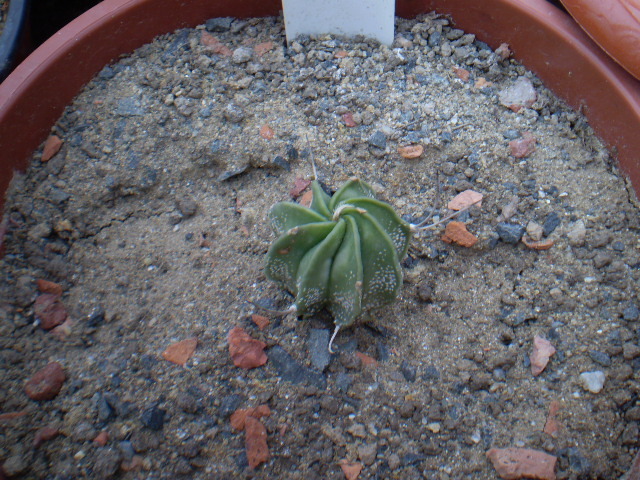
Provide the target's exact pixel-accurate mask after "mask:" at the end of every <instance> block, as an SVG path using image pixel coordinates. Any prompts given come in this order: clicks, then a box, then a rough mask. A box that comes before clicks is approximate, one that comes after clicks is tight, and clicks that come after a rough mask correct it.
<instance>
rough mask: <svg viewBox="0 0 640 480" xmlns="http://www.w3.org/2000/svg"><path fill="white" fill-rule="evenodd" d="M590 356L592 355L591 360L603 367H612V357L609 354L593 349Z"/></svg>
mask: <svg viewBox="0 0 640 480" xmlns="http://www.w3.org/2000/svg"><path fill="white" fill-rule="evenodd" d="M589 357H591V360H593V361H594V362H596V363H598V364H600V365H602V366H603V367H610V366H611V357H610V356H609V355H607V354H606V353H604V352H599V351H597V350H591V351H590V352H589Z"/></svg>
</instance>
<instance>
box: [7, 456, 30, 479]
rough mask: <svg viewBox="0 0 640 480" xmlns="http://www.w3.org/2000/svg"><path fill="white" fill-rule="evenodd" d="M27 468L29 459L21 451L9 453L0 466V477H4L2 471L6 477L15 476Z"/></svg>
mask: <svg viewBox="0 0 640 480" xmlns="http://www.w3.org/2000/svg"><path fill="white" fill-rule="evenodd" d="M28 468H29V460H28V459H27V457H26V456H25V455H24V454H22V453H14V454H13V455H10V456H9V457H8V458H7V459H6V460H5V461H4V463H3V464H2V467H0V478H2V479H4V476H2V473H3V472H4V474H5V475H7V476H8V477H16V476H18V475H20V474H22V473H24V472H26V470H27V469H28Z"/></svg>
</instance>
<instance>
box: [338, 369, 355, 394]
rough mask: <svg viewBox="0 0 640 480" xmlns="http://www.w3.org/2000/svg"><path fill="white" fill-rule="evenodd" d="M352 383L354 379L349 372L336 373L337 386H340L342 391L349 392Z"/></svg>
mask: <svg viewBox="0 0 640 480" xmlns="http://www.w3.org/2000/svg"><path fill="white" fill-rule="evenodd" d="M352 384H353V379H352V378H351V375H349V374H348V373H344V372H340V373H338V374H337V375H336V387H338V389H339V390H340V391H341V392H343V393H347V392H348V391H349V387H351V385H352Z"/></svg>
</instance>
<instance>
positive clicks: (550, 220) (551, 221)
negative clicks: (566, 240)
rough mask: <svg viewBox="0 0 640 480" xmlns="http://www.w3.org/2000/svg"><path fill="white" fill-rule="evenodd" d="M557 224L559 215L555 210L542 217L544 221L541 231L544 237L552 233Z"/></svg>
mask: <svg viewBox="0 0 640 480" xmlns="http://www.w3.org/2000/svg"><path fill="white" fill-rule="evenodd" d="M559 225H560V217H559V216H558V214H557V213H556V212H551V213H550V214H548V215H547V216H546V217H545V219H544V223H543V224H542V232H543V233H544V235H545V237H548V236H549V235H551V233H553V231H554V230H555V229H556V228H558V226H559Z"/></svg>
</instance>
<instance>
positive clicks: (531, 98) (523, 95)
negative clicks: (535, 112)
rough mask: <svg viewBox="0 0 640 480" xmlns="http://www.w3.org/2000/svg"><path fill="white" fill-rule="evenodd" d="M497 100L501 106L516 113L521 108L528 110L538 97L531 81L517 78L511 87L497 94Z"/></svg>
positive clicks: (525, 78)
mask: <svg viewBox="0 0 640 480" xmlns="http://www.w3.org/2000/svg"><path fill="white" fill-rule="evenodd" d="M498 98H499V100H500V103H501V104H502V105H504V106H505V107H507V108H510V109H512V110H514V111H516V112H517V111H518V110H520V109H521V108H523V107H525V108H530V107H531V106H532V105H533V104H534V103H535V101H536V100H537V99H538V95H537V94H536V90H535V88H534V87H533V84H532V83H531V80H529V79H528V78H527V77H518V79H517V80H516V81H515V82H514V83H513V85H511V86H509V87H507V88H504V89H503V90H501V91H500V92H499V93H498Z"/></svg>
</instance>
